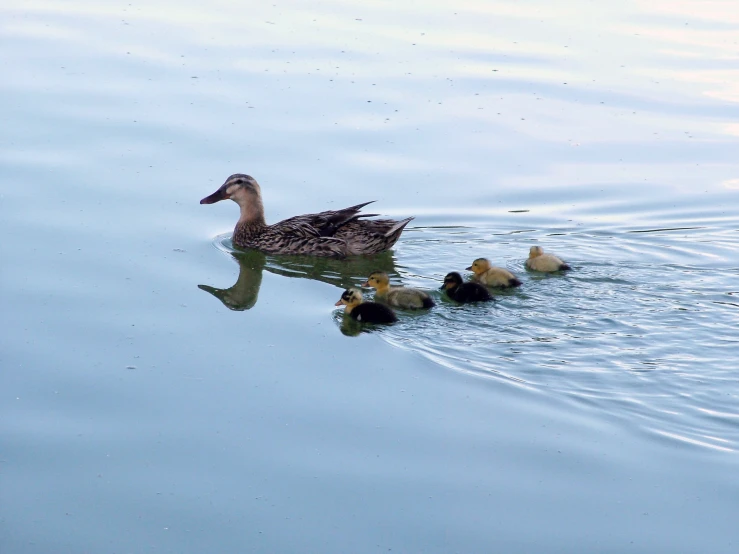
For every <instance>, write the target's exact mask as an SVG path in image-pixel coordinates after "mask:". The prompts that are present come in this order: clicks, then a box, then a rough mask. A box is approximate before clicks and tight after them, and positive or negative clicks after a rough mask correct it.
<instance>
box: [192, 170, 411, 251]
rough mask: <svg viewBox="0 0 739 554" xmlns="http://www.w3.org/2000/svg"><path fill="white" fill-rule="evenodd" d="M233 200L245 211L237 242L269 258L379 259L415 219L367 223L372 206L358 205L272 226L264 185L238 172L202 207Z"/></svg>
mask: <svg viewBox="0 0 739 554" xmlns="http://www.w3.org/2000/svg"><path fill="white" fill-rule="evenodd" d="M229 198H230V199H231V200H233V201H234V202H236V203H237V204H238V205H239V206H240V208H241V217H240V218H239V221H238V222H237V223H236V227H235V229H234V234H233V242H234V244H236V245H237V246H241V247H243V248H254V249H256V250H261V251H262V252H265V253H267V254H302V255H312V256H332V257H340V258H343V257H345V256H350V255H358V254H376V253H378V252H382V251H384V250H387V249H389V248H391V247H392V246H393V244H395V242H396V241H397V240H398V238H400V234H401V233H402V232H403V229H404V228H405V226H406V225H407V224H408V222H409V221H411V220H412V219H413V218H412V217H409V218H407V219H404V220H402V221H394V220H392V219H372V220H368V219H363V218H366V217H372V216H373V215H376V214H360V213H359V211H360V210H361V209H362V208H363V207H364V206H366V205H367V204H370V202H365V203H364V204H357V205H356V206H351V207H349V208H344V209H343V210H330V211H325V212H321V213H317V214H306V215H298V216H295V217H291V218H289V219H285V220H284V221H280V222H279V223H275V224H274V225H267V223H266V222H265V219H264V207H263V205H262V195H261V191H260V189H259V184H258V183H257V182H256V180H255V179H254V178H253V177H250V176H249V175H243V174H241V173H237V174H235V175H231V176H230V177H229V178H228V179H226V182H225V183H224V184H223V185H221V187H220V188H219V189H218V190H217V191H216V192H214V193H213V194H211V195H210V196H208V197H206V198H203V199H202V200H201V201H200V203H201V204H212V203H214V202H218V201H219V200H226V199H229Z"/></svg>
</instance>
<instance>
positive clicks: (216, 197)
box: [200, 187, 229, 204]
mask: <svg viewBox="0 0 739 554" xmlns="http://www.w3.org/2000/svg"><path fill="white" fill-rule="evenodd" d="M228 198H229V197H228V195H226V189H224V188H223V187H221V188H219V189H218V190H217V191H215V192H214V193H213V194H211V195H210V196H206V197H205V198H203V199H202V200H201V201H200V203H201V204H215V203H216V202H219V201H221V200H227V199H228Z"/></svg>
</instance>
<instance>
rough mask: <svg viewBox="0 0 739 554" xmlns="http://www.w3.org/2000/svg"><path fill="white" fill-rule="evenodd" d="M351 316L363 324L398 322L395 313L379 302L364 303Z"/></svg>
mask: <svg viewBox="0 0 739 554" xmlns="http://www.w3.org/2000/svg"><path fill="white" fill-rule="evenodd" d="M349 315H350V316H351V317H352V318H353V319H356V320H357V321H361V322H362V323H394V322H396V321H398V318H397V317H396V316H395V313H394V312H393V311H392V310H391V309H390V308H388V307H387V306H383V305H382V304H378V303H377V302H362V303H361V304H360V305H359V306H357V307H356V308H354V309H353V310H352V311H351V312H350V313H349Z"/></svg>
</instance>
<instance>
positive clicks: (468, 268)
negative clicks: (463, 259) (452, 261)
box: [464, 266, 472, 271]
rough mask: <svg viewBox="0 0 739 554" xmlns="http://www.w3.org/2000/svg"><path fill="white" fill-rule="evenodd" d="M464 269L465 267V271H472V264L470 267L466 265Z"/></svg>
mask: <svg viewBox="0 0 739 554" xmlns="http://www.w3.org/2000/svg"><path fill="white" fill-rule="evenodd" d="M464 269H465V271H472V266H470V267H465V268H464Z"/></svg>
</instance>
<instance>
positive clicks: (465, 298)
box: [439, 271, 494, 304]
mask: <svg viewBox="0 0 739 554" xmlns="http://www.w3.org/2000/svg"><path fill="white" fill-rule="evenodd" d="M439 290H446V293H447V296H449V298H451V299H452V300H456V301H457V302H460V303H461V304H466V303H468V302H480V301H488V300H494V299H493V296H492V295H491V294H490V293H489V292H488V289H486V288H485V287H483V286H482V285H480V284H478V283H465V282H464V281H462V276H461V275H460V274H459V273H457V272H456V271H452V272H451V273H447V275H446V277H444V284H443V285H441V287H440V288H439Z"/></svg>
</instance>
